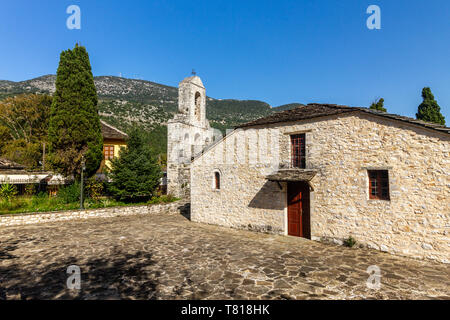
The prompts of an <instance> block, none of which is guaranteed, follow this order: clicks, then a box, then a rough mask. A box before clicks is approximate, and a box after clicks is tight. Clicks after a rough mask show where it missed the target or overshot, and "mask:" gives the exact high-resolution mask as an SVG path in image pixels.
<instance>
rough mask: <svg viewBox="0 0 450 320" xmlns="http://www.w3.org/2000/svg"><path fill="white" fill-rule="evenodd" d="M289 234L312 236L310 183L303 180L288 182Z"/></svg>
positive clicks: (304, 236)
mask: <svg viewBox="0 0 450 320" xmlns="http://www.w3.org/2000/svg"><path fill="white" fill-rule="evenodd" d="M288 234H289V235H290V236H296V237H303V238H308V239H310V238H311V231H310V217H309V185H308V184H307V183H303V182H296V183H289V184H288Z"/></svg>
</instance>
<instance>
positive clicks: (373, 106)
mask: <svg viewBox="0 0 450 320" xmlns="http://www.w3.org/2000/svg"><path fill="white" fill-rule="evenodd" d="M369 109H372V110H378V111H382V112H387V110H386V108H385V107H384V99H383V98H380V99H378V101H375V102H373V103H372V104H371V105H370V107H369Z"/></svg>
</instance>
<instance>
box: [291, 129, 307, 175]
mask: <svg viewBox="0 0 450 320" xmlns="http://www.w3.org/2000/svg"><path fill="white" fill-rule="evenodd" d="M290 137H291V166H292V168H300V169H306V134H305V133H299V134H291V136H290Z"/></svg>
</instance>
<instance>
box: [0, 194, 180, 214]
mask: <svg viewBox="0 0 450 320" xmlns="http://www.w3.org/2000/svg"><path fill="white" fill-rule="evenodd" d="M177 200H179V199H178V198H175V197H173V196H170V195H168V196H165V195H163V196H159V197H153V198H152V199H151V200H149V201H145V202H138V203H127V202H122V201H117V200H115V199H113V198H106V197H105V198H101V199H98V200H93V199H90V198H88V199H86V201H85V202H84V207H85V209H100V208H112V207H127V206H139V205H148V204H162V203H171V202H175V201H177ZM79 208H80V203H79V202H78V201H75V202H69V203H67V197H51V196H48V195H47V194H39V195H36V196H22V197H15V198H14V199H11V200H9V201H8V200H1V201H0V215H5V214H19V213H32V212H51V211H66V210H77V209H79Z"/></svg>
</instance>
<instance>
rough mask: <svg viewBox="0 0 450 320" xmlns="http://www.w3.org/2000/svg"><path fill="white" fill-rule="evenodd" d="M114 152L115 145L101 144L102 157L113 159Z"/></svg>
mask: <svg viewBox="0 0 450 320" xmlns="http://www.w3.org/2000/svg"><path fill="white" fill-rule="evenodd" d="M114 152H115V146H114V145H105V146H103V158H104V159H105V160H111V159H114ZM111 154H112V155H111Z"/></svg>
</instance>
